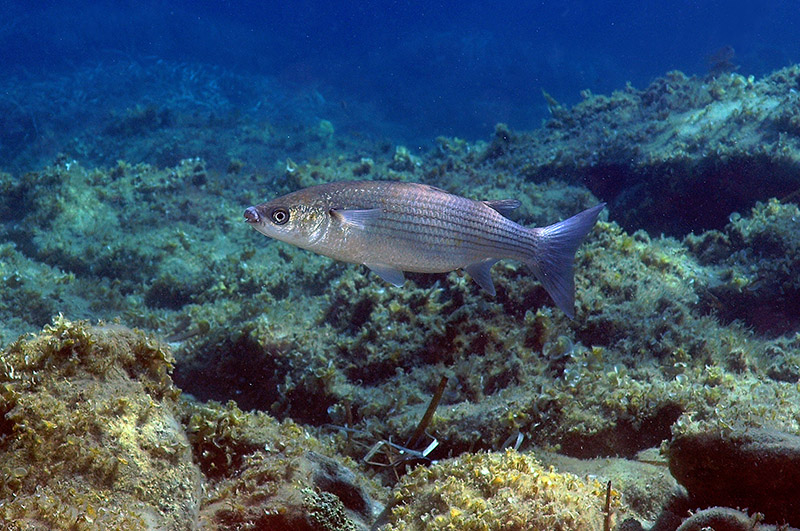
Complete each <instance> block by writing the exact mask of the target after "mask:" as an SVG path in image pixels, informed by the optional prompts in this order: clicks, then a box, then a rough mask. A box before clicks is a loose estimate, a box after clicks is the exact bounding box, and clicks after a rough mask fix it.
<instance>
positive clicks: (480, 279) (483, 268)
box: [464, 258, 497, 296]
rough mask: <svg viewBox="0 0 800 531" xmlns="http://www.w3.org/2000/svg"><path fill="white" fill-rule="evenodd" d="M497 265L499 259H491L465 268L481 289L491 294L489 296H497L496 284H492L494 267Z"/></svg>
mask: <svg viewBox="0 0 800 531" xmlns="http://www.w3.org/2000/svg"><path fill="white" fill-rule="evenodd" d="M496 263H497V259H495V258H489V259H487V260H484V261H483V262H476V263H474V264H470V265H468V266H467V267H465V268H464V270H465V271H466V272H467V273H469V276H471V277H472V280H474V281H475V283H476V284H478V285H479V286H480V287H482V288H483V289H485V290H486V291H487V292H489V295H492V296H494V295H495V293H496V292H495V289H494V282H492V272H491V269H492V266H493V265H494V264H496Z"/></svg>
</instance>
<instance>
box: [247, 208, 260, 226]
mask: <svg viewBox="0 0 800 531" xmlns="http://www.w3.org/2000/svg"><path fill="white" fill-rule="evenodd" d="M244 220H245V221H246V222H248V223H250V224H255V223H260V222H261V214H259V213H258V209H257V208H256V207H250V208H248V209H247V210H245V211H244Z"/></svg>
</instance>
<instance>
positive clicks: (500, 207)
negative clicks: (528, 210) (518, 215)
mask: <svg viewBox="0 0 800 531" xmlns="http://www.w3.org/2000/svg"><path fill="white" fill-rule="evenodd" d="M483 204H484V205H486V206H488V207H489V208H493V209H495V210H497V211H498V212H500V214H501V215H503V216H507V215H509V214H510V213H511V211H512V210H515V209H517V208H519V206H520V205H521V204H522V203H520V202H519V201H517V200H516V199H490V200H488V201H483Z"/></svg>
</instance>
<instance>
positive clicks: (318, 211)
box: [244, 194, 330, 249]
mask: <svg viewBox="0 0 800 531" xmlns="http://www.w3.org/2000/svg"><path fill="white" fill-rule="evenodd" d="M328 210H329V209H328V208H326V206H325V205H324V204H321V203H318V202H315V201H306V200H303V198H301V197H298V196H297V195H296V194H289V195H286V196H283V197H279V198H278V199H274V200H272V201H268V202H266V203H261V204H260V205H256V206H251V207H249V208H248V209H247V210H245V211H244V219H245V221H246V222H247V223H248V224H249V225H250V226H251V227H253V228H254V229H255V230H257V231H258V232H260V233H261V234H263V235H264V236H269V237H270V238H274V239H276V240H280V241H282V242H286V243H289V244H292V245H296V246H298V247H302V248H303V249H313V246H314V243H315V242H317V241H318V240H319V239H320V237H321V236H322V235H323V234H324V232H325V227H326V226H327V223H328V222H329V219H330V216H329V213H328Z"/></svg>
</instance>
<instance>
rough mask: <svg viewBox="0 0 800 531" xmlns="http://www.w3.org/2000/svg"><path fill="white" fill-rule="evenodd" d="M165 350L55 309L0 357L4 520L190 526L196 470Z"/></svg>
mask: <svg viewBox="0 0 800 531" xmlns="http://www.w3.org/2000/svg"><path fill="white" fill-rule="evenodd" d="M171 364H172V360H171V354H170V353H169V351H168V350H167V349H166V348H165V346H164V345H162V344H160V343H159V342H157V341H155V340H153V339H150V338H148V337H147V336H145V335H144V334H142V333H140V332H135V331H132V330H130V329H128V328H124V327H122V326H117V325H100V326H89V325H87V324H85V323H72V322H69V321H67V320H65V319H63V318H60V317H59V318H58V319H56V320H55V321H54V324H53V325H51V326H48V327H46V328H45V329H44V332H43V333H42V334H40V335H38V336H36V337H34V338H32V339H25V338H22V339H20V340H18V341H17V342H15V343H14V344H12V345H11V346H10V347H9V348H8V349H7V350H6V351H5V352H4V353H3V354H2V357H1V358H0V463H2V464H1V465H0V498H2V499H3V503H2V504H0V521H2V522H7V523H11V522H13V524H11V525H12V527H11V529H67V528H69V529H88V528H105V529H111V528H113V529H153V528H159V529H190V528H192V526H193V522H194V521H195V515H196V513H197V508H198V504H199V501H200V500H199V497H200V492H201V488H200V486H201V475H200V473H199V471H198V469H197V467H196V466H195V465H194V464H193V463H192V452H191V446H190V445H189V442H188V440H187V438H186V435H185V434H184V431H183V428H182V426H181V424H180V422H179V420H178V417H177V415H176V411H177V408H178V402H177V398H178V395H179V393H180V392H179V390H178V389H177V388H175V387H174V386H173V384H172V381H171V380H170V378H169V376H168V371H169V370H170V369H171Z"/></svg>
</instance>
